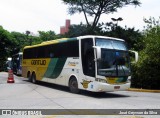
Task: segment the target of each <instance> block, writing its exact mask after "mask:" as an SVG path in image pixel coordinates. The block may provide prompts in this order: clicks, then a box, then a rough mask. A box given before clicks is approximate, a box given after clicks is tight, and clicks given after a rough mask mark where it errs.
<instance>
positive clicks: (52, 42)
mask: <svg viewBox="0 0 160 118" xmlns="http://www.w3.org/2000/svg"><path fill="white" fill-rule="evenodd" d="M84 38H107V39H113V40H119V41H124V40H123V39H119V38H113V37H107V36H97V35H85V36H79V37H75V38H61V39H55V40H50V41H44V42H42V43H40V44H37V45H32V46H25V47H24V49H26V48H33V47H39V46H44V45H50V44H57V43H64V42H69V41H73V40H79V39H84Z"/></svg>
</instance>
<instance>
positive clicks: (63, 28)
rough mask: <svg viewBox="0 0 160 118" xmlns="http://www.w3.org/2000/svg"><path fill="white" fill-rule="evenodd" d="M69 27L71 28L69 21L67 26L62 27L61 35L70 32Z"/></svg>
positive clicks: (66, 23)
mask: <svg viewBox="0 0 160 118" xmlns="http://www.w3.org/2000/svg"><path fill="white" fill-rule="evenodd" d="M69 27H70V20H69V19H67V20H66V22H65V26H61V27H60V34H65V33H67V32H68V31H69Z"/></svg>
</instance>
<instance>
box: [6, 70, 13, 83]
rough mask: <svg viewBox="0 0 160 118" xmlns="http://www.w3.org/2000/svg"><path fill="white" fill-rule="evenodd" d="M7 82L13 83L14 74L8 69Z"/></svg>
mask: <svg viewBox="0 0 160 118" xmlns="http://www.w3.org/2000/svg"><path fill="white" fill-rule="evenodd" d="M7 83H14V76H13V71H12V70H9V71H8V80H7Z"/></svg>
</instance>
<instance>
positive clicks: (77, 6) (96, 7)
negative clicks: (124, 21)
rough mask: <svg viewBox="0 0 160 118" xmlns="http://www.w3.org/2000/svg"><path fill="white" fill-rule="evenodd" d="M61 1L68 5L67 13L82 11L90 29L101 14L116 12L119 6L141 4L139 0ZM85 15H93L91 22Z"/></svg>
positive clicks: (94, 25)
mask: <svg viewBox="0 0 160 118" xmlns="http://www.w3.org/2000/svg"><path fill="white" fill-rule="evenodd" d="M63 2H64V3H65V4H67V5H69V8H68V12H69V14H71V15H73V14H75V13H83V14H84V16H85V20H86V23H87V25H88V26H91V29H92V30H94V28H95V27H96V26H97V24H98V21H99V19H100V17H101V15H102V14H110V13H114V12H117V10H118V9H119V8H122V7H125V6H127V5H135V6H139V5H140V4H141V3H140V2H139V0H63ZM87 15H89V16H91V17H94V20H93V22H92V23H91V24H90V23H89V21H88V17H87Z"/></svg>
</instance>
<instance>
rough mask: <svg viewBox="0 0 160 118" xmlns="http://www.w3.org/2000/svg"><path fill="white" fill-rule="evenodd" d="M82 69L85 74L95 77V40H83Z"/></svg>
mask: <svg viewBox="0 0 160 118" xmlns="http://www.w3.org/2000/svg"><path fill="white" fill-rule="evenodd" d="M81 54H82V68H83V73H84V74H85V75H88V76H92V77H94V76H95V63H94V50H93V39H92V38H88V39H82V40H81Z"/></svg>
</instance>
